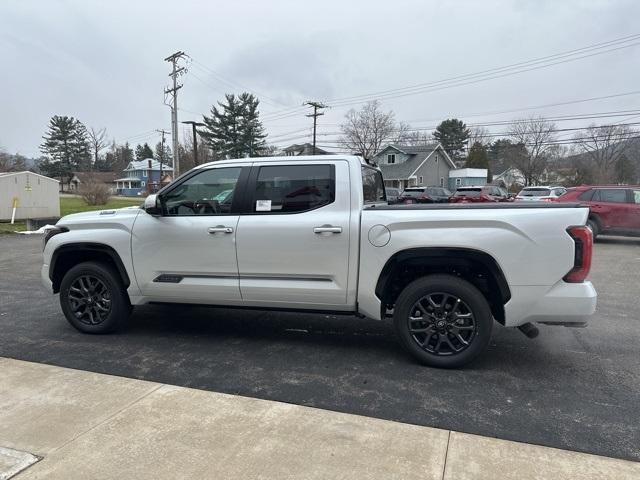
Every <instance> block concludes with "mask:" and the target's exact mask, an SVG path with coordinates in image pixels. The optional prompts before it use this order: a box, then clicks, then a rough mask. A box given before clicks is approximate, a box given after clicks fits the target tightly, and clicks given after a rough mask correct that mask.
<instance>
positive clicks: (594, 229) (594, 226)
mask: <svg viewBox="0 0 640 480" xmlns="http://www.w3.org/2000/svg"><path fill="white" fill-rule="evenodd" d="M587 227H589V228H590V229H591V233H592V234H593V240H594V241H595V239H596V237H597V236H598V234H599V233H600V226H599V225H598V221H597V220H596V219H595V218H590V219H588V220H587Z"/></svg>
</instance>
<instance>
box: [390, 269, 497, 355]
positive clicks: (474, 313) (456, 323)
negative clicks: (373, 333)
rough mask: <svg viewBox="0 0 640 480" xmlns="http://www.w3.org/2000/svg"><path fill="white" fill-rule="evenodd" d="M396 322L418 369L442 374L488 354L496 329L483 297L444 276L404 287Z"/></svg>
mask: <svg viewBox="0 0 640 480" xmlns="http://www.w3.org/2000/svg"><path fill="white" fill-rule="evenodd" d="M419 302H420V303H419ZM414 309H415V310H414ZM410 317H411V318H412V319H410ZM393 322H394V326H395V329H396V333H397V335H398V337H399V339H400V342H401V343H402V345H403V346H404V347H405V348H406V349H407V351H408V352H409V353H410V354H411V355H412V356H413V357H414V358H415V359H416V360H418V361H419V362H420V363H422V364H424V365H428V366H431V367H438V368H457V367H461V366H463V365H465V364H467V363H469V362H471V361H472V360H473V359H475V358H476V357H477V356H478V355H480V354H481V353H482V352H484V351H485V350H486V348H487V346H488V345H489V340H490V339H491V330H492V328H493V316H492V315H491V309H490V307H489V304H488V302H487V300H486V298H485V297H484V295H483V294H482V293H481V292H480V291H479V290H478V289H477V288H476V287H474V286H473V285H472V284H471V283H469V282H467V281H466V280H462V279H461V278H458V277H454V276H452V275H440V274H438V275H429V276H427V277H423V278H420V279H418V280H415V281H413V282H412V283H410V284H409V285H407V287H405V289H404V290H403V291H402V292H401V293H400V296H399V297H398V300H397V301H396V304H395V307H394V318H393ZM465 342H466V343H465Z"/></svg>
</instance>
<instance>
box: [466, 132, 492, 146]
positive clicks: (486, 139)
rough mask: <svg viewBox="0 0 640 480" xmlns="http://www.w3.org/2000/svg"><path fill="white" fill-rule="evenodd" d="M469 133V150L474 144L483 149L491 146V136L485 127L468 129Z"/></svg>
mask: <svg viewBox="0 0 640 480" xmlns="http://www.w3.org/2000/svg"><path fill="white" fill-rule="evenodd" d="M470 131H471V133H470V135H469V140H468V142H469V148H471V147H472V146H473V145H475V144H476V143H479V144H480V145H482V146H483V147H485V148H488V147H489V145H491V134H490V133H489V130H487V129H486V128H485V127H474V128H471V129H470Z"/></svg>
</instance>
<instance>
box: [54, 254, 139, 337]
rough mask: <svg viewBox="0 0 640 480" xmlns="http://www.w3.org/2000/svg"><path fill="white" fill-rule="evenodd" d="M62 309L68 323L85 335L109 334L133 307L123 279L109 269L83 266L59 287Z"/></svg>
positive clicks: (121, 322)
mask: <svg viewBox="0 0 640 480" xmlns="http://www.w3.org/2000/svg"><path fill="white" fill-rule="evenodd" d="M60 306H61V307H62V311H63V312H64V315H65V317H66V318H67V321H68V322H69V323H70V324H71V325H73V326H74V327H75V328H76V329H78V330H80V331H81V332H83V333H109V332H113V331H115V330H117V329H119V328H120V327H121V326H123V325H124V323H125V322H126V321H127V319H128V318H129V314H130V313H131V305H130V303H129V298H128V297H127V294H126V291H125V289H124V286H123V285H122V282H121V281H120V277H119V276H118V274H117V273H116V272H115V270H114V269H113V268H111V267H110V266H109V265H106V264H104V263H99V262H84V263H80V264H78V265H76V266H74V267H73V268H71V269H70V270H69V271H68V272H67V273H66V274H65V276H64V277H63V279H62V282H61V284H60Z"/></svg>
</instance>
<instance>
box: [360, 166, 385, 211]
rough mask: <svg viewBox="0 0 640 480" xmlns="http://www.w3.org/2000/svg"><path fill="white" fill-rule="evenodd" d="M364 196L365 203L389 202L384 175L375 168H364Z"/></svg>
mask: <svg viewBox="0 0 640 480" xmlns="http://www.w3.org/2000/svg"><path fill="white" fill-rule="evenodd" d="M362 194H363V197H364V203H365V204H367V203H380V202H386V201H387V195H386V193H385V191H384V181H383V180H382V174H381V173H380V171H378V170H376V169H375V168H371V167H365V166H364V165H363V166H362Z"/></svg>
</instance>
